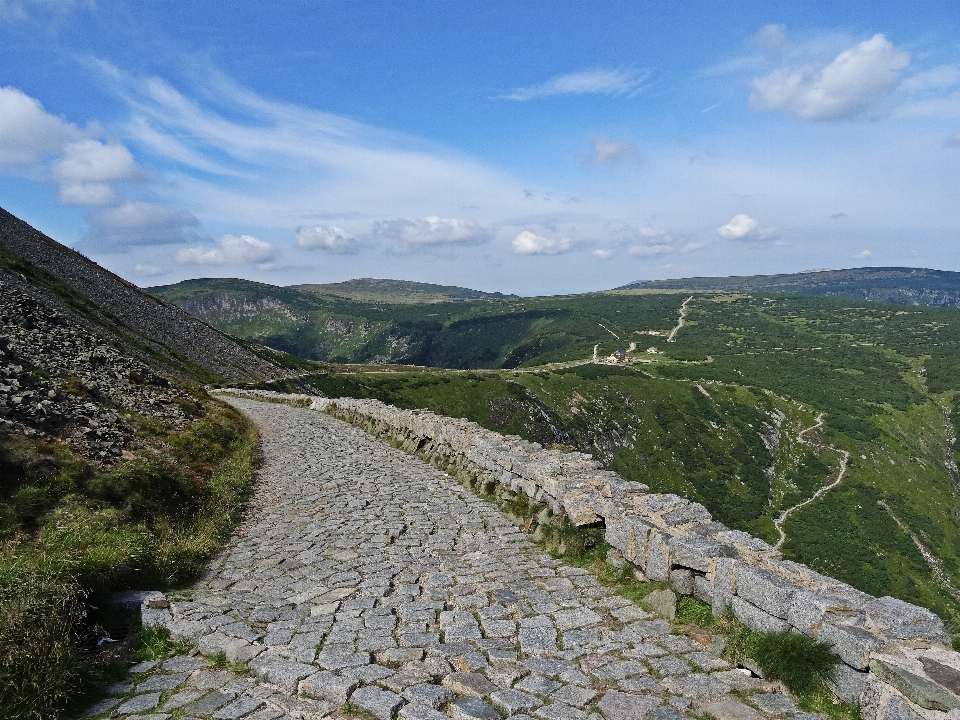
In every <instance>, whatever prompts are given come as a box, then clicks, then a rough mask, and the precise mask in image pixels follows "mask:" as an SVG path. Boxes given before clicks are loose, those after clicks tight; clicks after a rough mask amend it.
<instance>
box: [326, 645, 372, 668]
mask: <svg viewBox="0 0 960 720" xmlns="http://www.w3.org/2000/svg"><path fill="white" fill-rule="evenodd" d="M315 662H316V664H317V665H318V666H320V667H322V668H323V669H324V670H342V669H343V668H352V667H361V666H363V665H369V664H370V662H371V659H370V653H368V652H351V651H350V650H327V648H324V649H323V650H321V651H320V652H318V653H317V659H316V661H315Z"/></svg>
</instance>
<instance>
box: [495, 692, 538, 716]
mask: <svg viewBox="0 0 960 720" xmlns="http://www.w3.org/2000/svg"><path fill="white" fill-rule="evenodd" d="M490 701H491V702H492V703H493V705H494V706H495V707H497V708H499V709H500V710H502V711H503V712H504V713H506V714H507V715H515V714H517V713H519V712H525V711H527V710H533V709H534V708H538V707H540V706H541V705H543V701H542V700H540V699H539V698H536V697H534V696H533V695H528V694H527V693H525V692H521V691H520V690H497V691H496V692H493V693H491V694H490Z"/></svg>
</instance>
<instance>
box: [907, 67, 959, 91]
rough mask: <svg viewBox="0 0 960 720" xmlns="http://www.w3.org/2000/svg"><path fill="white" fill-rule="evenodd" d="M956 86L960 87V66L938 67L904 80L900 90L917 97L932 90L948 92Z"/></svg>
mask: <svg viewBox="0 0 960 720" xmlns="http://www.w3.org/2000/svg"><path fill="white" fill-rule="evenodd" d="M955 85H960V66H957V65H938V66H937V67H933V68H930V69H929V70H923V71H922V72H918V73H916V74H915V75H911V76H910V77H908V78H904V80H903V82H902V83H900V89H901V90H902V91H903V92H904V93H906V94H908V95H915V94H917V93H922V92H927V91H930V90H946V89H947V88H951V87H954V86H955Z"/></svg>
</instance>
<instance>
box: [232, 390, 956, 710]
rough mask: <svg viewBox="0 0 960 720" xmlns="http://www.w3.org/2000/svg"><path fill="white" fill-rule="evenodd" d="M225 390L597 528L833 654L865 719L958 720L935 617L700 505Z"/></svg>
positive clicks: (508, 448) (417, 418) (633, 553)
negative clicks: (359, 431) (362, 436)
mask: <svg viewBox="0 0 960 720" xmlns="http://www.w3.org/2000/svg"><path fill="white" fill-rule="evenodd" d="M230 392H233V393H237V394H242V395H246V396H250V397H257V398H259V399H268V400H274V401H284V402H293V403H296V404H298V405H301V406H307V405H309V406H310V407H311V408H312V409H315V410H319V411H322V412H326V413H329V414H331V415H333V416H336V417H338V418H341V419H343V420H346V421H348V422H350V423H352V424H354V425H357V426H359V427H362V428H364V429H365V430H367V431H369V432H371V433H374V434H377V435H380V436H381V437H389V438H391V439H392V440H394V441H395V442H398V443H400V444H402V446H403V447H404V449H407V450H409V451H412V452H416V453H417V454H419V455H421V456H423V457H424V458H425V459H428V460H431V461H433V462H434V463H435V464H438V465H440V466H441V467H447V468H453V469H456V470H457V472H465V473H467V474H468V475H472V476H473V478H474V479H477V480H480V481H482V482H490V481H493V482H496V483H499V484H500V485H502V486H504V487H508V488H509V489H510V490H511V491H513V492H518V491H520V490H522V491H523V492H525V493H526V494H527V495H528V496H530V497H531V498H534V499H535V500H537V501H538V502H541V503H544V504H546V505H548V506H550V507H551V508H552V510H553V511H554V512H555V513H559V514H563V515H565V516H566V517H567V518H569V520H570V521H571V522H572V523H574V524H576V525H577V526H601V525H602V527H603V528H604V532H605V537H606V540H607V542H608V543H609V544H610V545H611V546H612V547H613V548H614V549H615V550H616V551H618V552H619V553H620V554H621V555H622V556H623V558H624V559H625V560H626V561H628V562H630V563H631V564H632V565H633V566H634V567H635V568H636V569H637V570H638V571H639V572H640V573H642V574H643V575H644V576H646V578H648V579H650V580H657V581H669V582H670V583H671V584H672V586H673V587H674V588H675V589H676V590H677V591H678V592H679V593H681V594H685V595H692V596H694V597H697V598H699V599H701V600H703V601H704V602H707V603H709V604H710V605H711V607H712V608H713V611H714V613H715V614H724V613H731V614H732V615H733V616H734V617H736V618H737V619H738V620H740V621H741V622H742V623H744V624H745V625H747V626H749V627H751V628H753V629H756V630H761V631H765V632H785V631H791V632H800V633H804V634H806V635H809V636H812V637H814V638H816V639H818V640H820V641H822V642H824V643H827V644H829V645H830V646H832V647H833V649H834V651H835V652H836V653H837V655H838V656H839V657H840V659H841V660H842V661H843V662H842V664H841V665H840V666H838V669H837V671H836V673H835V676H834V681H833V689H834V691H835V692H836V693H837V695H838V696H839V697H840V698H841V699H843V700H846V701H857V702H859V703H860V704H861V707H862V710H863V714H864V718H865V720H882V719H886V718H890V719H891V720H892V719H893V718H896V719H897V720H907V719H909V718H920V717H923V718H926V719H927V720H945V719H946V718H948V717H949V718H950V720H960V654H958V653H956V652H954V651H953V650H952V649H951V641H950V637H949V635H948V634H947V632H946V631H945V628H944V624H943V621H942V620H941V619H940V618H939V617H937V616H936V615H935V614H934V613H932V612H930V611H929V610H927V609H925V608H921V607H917V606H915V605H911V604H909V603H906V602H903V601H901V600H897V599H895V598H892V597H882V598H875V597H873V596H871V595H868V594H866V593H864V592H861V591H859V590H857V589H855V588H853V587H851V586H850V585H847V584H845V583H843V582H840V581H838V580H835V579H833V578H830V577H827V576H825V575H821V574H820V573H817V572H815V571H813V570H811V569H810V568H808V567H806V566H804V565H800V564H798V563H794V562H791V561H789V560H785V559H783V556H782V555H781V553H780V552H779V551H778V550H776V549H775V548H773V547H772V546H770V545H768V544H767V543H766V542H764V541H762V540H759V539H757V538H755V537H752V536H751V535H748V534H747V533H744V532H741V531H738V530H731V529H729V528H727V527H726V526H725V525H723V524H722V523H719V522H715V521H714V520H713V518H712V517H711V515H710V513H709V512H708V511H707V509H706V508H705V507H704V506H703V505H700V504H699V503H695V502H690V501H689V500H686V499H684V498H681V497H678V496H676V495H671V494H661V493H651V492H650V491H649V488H648V487H647V486H645V485H643V484H641V483H637V482H630V481H627V480H624V479H623V478H621V477H620V476H619V475H617V474H616V473H614V472H609V471H605V470H603V469H601V467H600V465H599V463H597V462H596V461H595V460H594V459H593V458H592V457H591V456H590V455H586V454H583V453H576V452H561V451H557V450H548V449H544V448H542V447H540V446H539V445H537V444H536V443H529V442H526V441H524V440H522V439H521V438H519V437H516V436H504V435H500V434H498V433H495V432H492V431H489V430H486V429H484V428H482V427H480V426H479V425H477V424H476V423H473V422H469V421H467V420H464V419H454V418H448V417H443V416H440V415H436V414H434V413H431V412H428V411H422V410H400V409H398V408H396V407H393V406H390V405H385V404H383V403H381V402H379V401H376V400H362V399H354V398H338V399H329V398H320V397H313V396H308V395H281V394H278V393H272V392H267V391H243V390H234V391H230Z"/></svg>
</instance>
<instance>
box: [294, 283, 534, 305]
mask: <svg viewBox="0 0 960 720" xmlns="http://www.w3.org/2000/svg"><path fill="white" fill-rule="evenodd" d="M292 287H293V289H295V290H303V291H304V292H310V293H315V294H318V295H334V296H336V297H344V298H349V299H351V300H359V301H361V302H387V303H404V304H407V303H438V302H451V301H452V302H457V301H463V300H503V299H504V298H515V297H518V296H517V295H504V294H503V293H499V292H495V293H488V292H483V291H481V290H471V289H470V288H463V287H457V286H455V285H433V284H432V283H421V282H412V281H410V280H383V279H378V278H358V279H356V280H347V281H346V282H339V283H324V284H319V285H314V284H307V285H293V286H292Z"/></svg>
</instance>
